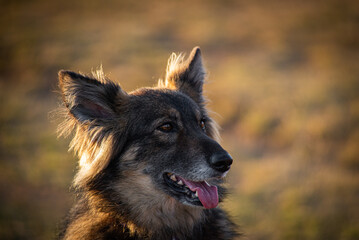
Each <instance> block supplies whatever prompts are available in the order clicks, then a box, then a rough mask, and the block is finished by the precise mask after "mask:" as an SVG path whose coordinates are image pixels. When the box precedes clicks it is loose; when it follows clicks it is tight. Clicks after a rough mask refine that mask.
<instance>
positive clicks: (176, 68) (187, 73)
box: [164, 47, 206, 104]
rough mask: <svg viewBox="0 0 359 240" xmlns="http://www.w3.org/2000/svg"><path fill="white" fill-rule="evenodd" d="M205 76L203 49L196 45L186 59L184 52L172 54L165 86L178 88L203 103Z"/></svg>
mask: <svg viewBox="0 0 359 240" xmlns="http://www.w3.org/2000/svg"><path fill="white" fill-rule="evenodd" d="M205 76H206V72H205V69H204V67H203V63H202V56H201V50H200V48H199V47H195V48H193V50H192V51H191V54H190V56H189V57H188V58H187V59H186V60H184V57H183V55H182V54H179V55H176V54H174V53H173V54H172V55H171V57H170V59H169V60H168V65H167V73H166V80H165V83H164V85H165V86H164V87H167V88H172V89H177V90H178V91H181V92H183V93H184V94H186V95H188V96H189V97H191V98H192V99H193V100H194V101H196V102H197V103H200V104H202V103H203V95H202V93H203V83H204V80H205Z"/></svg>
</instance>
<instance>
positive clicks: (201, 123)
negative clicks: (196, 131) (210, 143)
mask: <svg viewBox="0 0 359 240" xmlns="http://www.w3.org/2000/svg"><path fill="white" fill-rule="evenodd" d="M199 126H200V127H201V128H202V130H203V131H206V122H205V120H204V119H201V121H200V122H199Z"/></svg>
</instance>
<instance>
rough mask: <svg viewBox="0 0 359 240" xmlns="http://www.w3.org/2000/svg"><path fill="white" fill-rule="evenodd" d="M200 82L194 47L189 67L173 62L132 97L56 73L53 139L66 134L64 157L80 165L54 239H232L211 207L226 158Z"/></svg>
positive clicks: (96, 77) (93, 80) (101, 79)
mask: <svg viewBox="0 0 359 240" xmlns="http://www.w3.org/2000/svg"><path fill="white" fill-rule="evenodd" d="M204 79H205V71H204V68H203V65H202V58H201V52H200V49H199V48H194V49H193V51H192V53H191V55H190V56H189V58H188V59H187V60H185V59H184V57H183V55H178V56H177V55H175V54H172V55H171V57H170V59H169V62H168V66H167V74H166V79H165V80H164V81H162V80H160V81H159V83H158V86H157V87H153V88H141V89H138V90H135V91H133V92H131V93H126V92H125V91H123V90H122V89H121V87H120V86H119V85H118V84H116V83H114V82H112V81H111V80H109V79H107V78H106V77H105V76H104V74H103V72H102V70H99V71H97V72H96V73H94V74H93V76H92V77H90V76H85V75H82V74H78V73H74V72H70V71H60V72H59V86H60V89H61V93H62V100H63V103H64V106H65V107H64V108H63V109H62V113H63V115H64V118H65V120H64V122H63V123H62V124H61V125H60V127H59V134H60V135H64V136H68V135H69V134H71V133H74V135H73V139H72V141H71V144H70V148H71V149H73V150H74V151H75V152H76V153H77V154H78V156H79V159H80V160H79V169H78V172H77V174H76V176H75V179H74V187H75V189H76V191H77V201H76V204H75V206H74V207H73V208H72V210H71V211H70V213H69V216H68V217H67V220H66V223H65V227H64V229H63V231H62V232H61V233H60V238H61V239H72V240H75V239H148V240H154V239H164V240H174V239H176V240H184V239H233V238H234V237H235V236H236V233H235V226H234V224H233V223H232V222H231V221H230V220H229V219H228V218H227V216H226V214H225V212H223V211H222V210H221V209H220V208H219V207H216V206H217V204H218V198H219V201H221V200H222V198H223V195H224V192H225V189H224V188H223V187H222V186H221V185H222V182H223V178H224V177H225V175H226V174H227V172H228V170H229V167H230V165H231V163H232V159H231V157H230V156H229V154H228V153H227V152H226V151H225V150H223V148H222V147H221V146H220V145H219V144H218V142H217V140H218V138H219V135H218V130H217V129H218V128H217V125H216V124H215V122H214V121H213V120H212V119H211V118H210V117H209V115H208V113H207V110H206V108H205V103H206V102H205V99H204V97H203V95H202V93H203V83H204ZM191 185H193V186H191ZM194 186H197V188H195V187H194ZM217 189H218V192H217ZM201 193H202V194H204V195H201ZM206 194H207V195H206Z"/></svg>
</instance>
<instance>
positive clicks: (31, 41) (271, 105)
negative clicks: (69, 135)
mask: <svg viewBox="0 0 359 240" xmlns="http://www.w3.org/2000/svg"><path fill="white" fill-rule="evenodd" d="M358 3H359V2H358V1H354V0H353V1H350V0H318V1H309V0H282V1H279V0H274V1H266V0H252V1H244V0H243V1H235V0H222V1H220V0H218V1H215V0H209V1H204V0H200V1H188V0H181V1H180V0H176V1H175V0H170V1H160V0H154V1H142V0H138V1H120V0H103V1H92V0H77V1H63V0H52V1H45V0H32V1H29V0H8V1H0V4H1V5H0V239H40V240H42V239H44V240H45V239H52V238H54V237H55V236H56V231H57V227H58V225H59V223H60V222H61V219H62V218H63V217H64V216H65V214H66V213H67V211H68V210H69V208H70V206H71V204H72V201H73V195H72V193H71V190H70V188H69V186H70V184H71V180H72V177H73V176H74V174H75V168H76V164H77V163H76V158H75V157H74V156H73V154H72V153H69V152H67V146H68V143H69V139H62V138H60V139H57V137H56V123H54V122H52V121H51V120H50V119H49V117H48V115H49V112H51V111H52V110H54V109H55V108H57V106H58V104H59V98H58V97H59V95H58V93H57V92H56V91H57V71H58V70H60V69H72V70H75V71H82V72H84V73H89V72H91V70H93V69H96V68H97V67H98V66H100V65H101V64H102V65H103V68H104V71H105V73H106V74H107V76H108V77H109V78H111V79H113V80H116V81H119V82H120V83H121V85H122V86H123V88H124V89H125V90H129V91H130V90H133V89H135V88H137V87H140V86H153V85H154V84H155V82H156V81H157V79H158V78H163V77H164V76H165V66H166V63H167V59H168V57H169V55H170V53H171V52H187V54H188V53H189V51H190V50H191V49H192V48H193V47H194V46H196V45H199V46H200V47H201V49H202V53H203V57H204V61H205V65H206V67H207V69H208V73H209V74H208V76H209V78H208V83H207V85H206V86H205V90H206V95H207V96H208V97H209V98H210V99H211V100H212V101H211V102H210V104H209V107H210V108H211V109H212V110H213V111H214V112H216V113H217V114H213V117H214V118H215V119H216V120H217V121H218V122H219V123H220V125H221V126H222V138H223V141H222V144H223V145H224V146H225V148H226V149H228V150H229V151H230V152H231V154H232V155H233V157H234V158H235V160H236V161H235V163H234V166H233V168H232V171H231V173H230V175H229V178H228V185H229V188H230V192H231V194H230V195H229V198H228V199H227V200H226V201H225V202H224V203H223V206H224V207H225V208H226V209H227V210H228V212H229V213H230V215H231V216H232V217H233V219H234V220H235V222H236V223H238V224H239V225H240V226H241V228H242V231H243V232H244V233H245V238H246V239H253V240H277V239H279V240H282V239H283V240H285V239H288V240H293V239H294V240H296V239H298V240H302V239H309V240H311V239H313V240H314V239H323V240H331V239H333V240H338V239H339V240H357V239H359V96H358V93H359V4H358Z"/></svg>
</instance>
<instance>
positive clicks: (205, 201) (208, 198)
mask: <svg viewBox="0 0 359 240" xmlns="http://www.w3.org/2000/svg"><path fill="white" fill-rule="evenodd" d="M177 177H178V176H177ZM178 178H180V179H181V180H182V181H183V182H184V183H185V184H186V185H187V186H188V187H189V189H191V191H193V192H195V191H197V193H198V198H199V200H200V201H201V203H202V205H203V206H204V207H205V208H207V209H209V208H215V207H216V206H217V205H218V192H217V187H216V186H208V184H207V183H205V182H204V181H203V182H192V181H190V180H186V179H184V178H181V177H178Z"/></svg>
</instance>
